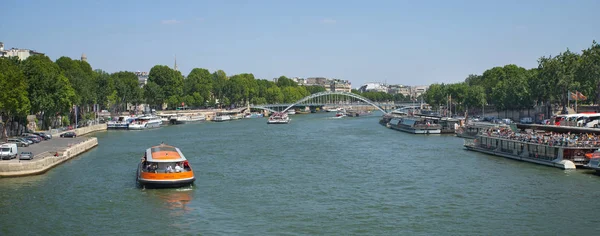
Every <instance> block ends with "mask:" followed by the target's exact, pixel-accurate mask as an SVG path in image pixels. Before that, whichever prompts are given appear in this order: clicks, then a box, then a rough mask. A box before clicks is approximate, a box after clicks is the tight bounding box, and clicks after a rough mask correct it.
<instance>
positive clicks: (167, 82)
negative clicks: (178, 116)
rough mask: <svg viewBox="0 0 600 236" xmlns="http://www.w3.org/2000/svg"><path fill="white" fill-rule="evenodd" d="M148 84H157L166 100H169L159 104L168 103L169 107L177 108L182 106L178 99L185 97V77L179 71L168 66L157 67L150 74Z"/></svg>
mask: <svg viewBox="0 0 600 236" xmlns="http://www.w3.org/2000/svg"><path fill="white" fill-rule="evenodd" d="M148 82H154V83H156V84H157V85H158V86H159V87H160V88H161V89H162V91H163V94H164V99H167V100H166V101H165V100H162V101H157V102H159V103H161V104H162V103H164V102H167V104H168V106H169V107H177V106H178V105H179V104H180V101H179V100H178V99H179V98H180V97H183V76H182V75H181V73H180V72H179V71H176V70H173V69H171V68H169V67H168V66H163V65H156V66H154V67H152V69H150V73H148Z"/></svg>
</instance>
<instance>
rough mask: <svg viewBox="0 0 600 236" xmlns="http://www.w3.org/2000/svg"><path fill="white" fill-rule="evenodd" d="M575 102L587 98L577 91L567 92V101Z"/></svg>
mask: <svg viewBox="0 0 600 236" xmlns="http://www.w3.org/2000/svg"><path fill="white" fill-rule="evenodd" d="M575 100H578V101H582V100H587V97H586V96H585V95H583V94H582V93H581V92H579V91H575V92H574V93H573V92H571V91H569V101H575Z"/></svg>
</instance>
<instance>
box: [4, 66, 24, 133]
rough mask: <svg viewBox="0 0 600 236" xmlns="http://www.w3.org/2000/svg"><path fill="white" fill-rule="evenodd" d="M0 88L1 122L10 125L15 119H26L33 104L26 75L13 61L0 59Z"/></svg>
mask: <svg viewBox="0 0 600 236" xmlns="http://www.w3.org/2000/svg"><path fill="white" fill-rule="evenodd" d="M0 88H2V89H1V91H0V112H1V113H2V119H3V120H2V121H1V122H3V123H8V122H9V121H10V120H13V119H12V118H13V117H25V116H26V115H27V114H29V111H30V109H31V103H30V101H29V97H28V93H27V83H26V82H25V75H24V74H23V71H21V69H20V68H19V66H18V64H17V63H15V61H13V60H11V59H5V58H0ZM3 127H4V128H6V126H3ZM3 133H4V131H3Z"/></svg>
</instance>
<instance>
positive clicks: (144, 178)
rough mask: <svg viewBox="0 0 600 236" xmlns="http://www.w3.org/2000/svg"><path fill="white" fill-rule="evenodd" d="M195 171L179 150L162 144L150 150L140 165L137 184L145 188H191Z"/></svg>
mask: <svg viewBox="0 0 600 236" xmlns="http://www.w3.org/2000/svg"><path fill="white" fill-rule="evenodd" d="M195 180H196V178H195V177H194V171H193V170H192V167H190V165H189V162H188V160H187V159H186V158H185V156H184V155H183V153H181V150H179V148H176V147H173V146H170V145H166V144H160V145H158V146H154V147H151V148H148V149H147V150H146V152H145V153H144V157H143V158H142V161H141V162H140V163H139V164H138V169H137V182H138V184H139V185H140V186H141V187H144V188H169V187H181V186H190V185H192V184H193V183H194V181H195Z"/></svg>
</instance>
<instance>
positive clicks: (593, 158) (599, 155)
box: [585, 149, 600, 173]
mask: <svg viewBox="0 0 600 236" xmlns="http://www.w3.org/2000/svg"><path fill="white" fill-rule="evenodd" d="M599 150H600V149H599ZM599 150H596V151H594V152H592V153H586V154H585V157H587V158H588V159H590V162H589V163H588V164H587V165H586V167H587V168H590V169H593V170H596V172H597V173H600V152H599Z"/></svg>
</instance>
